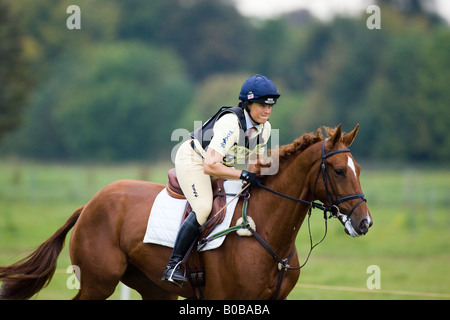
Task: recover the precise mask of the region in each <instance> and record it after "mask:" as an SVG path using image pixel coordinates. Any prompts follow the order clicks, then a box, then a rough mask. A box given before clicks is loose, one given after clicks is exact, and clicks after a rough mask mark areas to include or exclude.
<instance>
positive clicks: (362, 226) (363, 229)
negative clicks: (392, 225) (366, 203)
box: [359, 219, 370, 234]
mask: <svg viewBox="0 0 450 320" xmlns="http://www.w3.org/2000/svg"><path fill="white" fill-rule="evenodd" d="M369 227H370V225H369V221H367V219H364V220H363V221H361V223H360V224H359V232H360V233H361V234H366V233H367V231H369Z"/></svg>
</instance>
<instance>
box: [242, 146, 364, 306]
mask: <svg viewBox="0 0 450 320" xmlns="http://www.w3.org/2000/svg"><path fill="white" fill-rule="evenodd" d="M327 140H328V138H327V139H325V140H324V141H323V143H322V156H321V164H320V166H319V170H318V172H317V176H316V179H315V182H314V189H313V196H314V195H315V191H316V187H317V181H318V179H319V176H320V175H322V180H323V184H324V186H325V192H326V195H327V198H328V206H326V205H325V204H321V203H318V202H315V201H307V200H303V199H298V198H295V197H291V196H288V195H286V194H283V193H281V192H278V191H275V190H273V189H271V188H269V187H267V186H265V185H263V184H258V187H260V188H262V189H265V190H267V191H269V192H271V193H273V194H276V195H278V196H280V197H283V198H286V199H289V200H292V201H295V202H300V203H303V204H306V205H308V206H309V207H310V208H309V212H308V228H309V239H310V245H311V246H310V250H309V253H308V255H307V257H306V259H305V262H304V263H303V264H302V265H300V266H299V267H291V266H290V265H289V261H290V259H291V258H292V257H293V255H294V252H295V245H294V248H293V249H292V251H291V253H290V255H289V256H288V257H287V258H286V259H281V258H280V257H279V256H278V254H276V252H275V251H274V250H273V249H272V248H271V247H270V246H269V244H268V243H267V242H266V241H265V240H264V239H262V237H261V236H260V235H259V234H258V233H257V232H256V231H255V230H253V229H252V228H251V227H250V226H249V224H248V222H245V220H246V219H245V217H246V213H245V211H246V204H247V202H248V196H247V197H246V198H245V200H244V207H243V217H244V223H243V225H242V227H243V228H246V229H248V230H249V231H250V232H251V233H252V234H253V236H254V237H255V238H256V239H257V240H258V241H259V242H260V243H261V244H262V246H263V247H264V248H265V249H266V250H267V251H268V252H269V253H270V254H271V255H272V256H273V257H274V259H275V260H276V261H277V262H278V270H279V271H280V272H279V275H278V282H277V286H276V288H275V292H274V293H273V295H272V299H276V298H277V296H278V294H279V292H280V289H281V283H282V281H283V277H284V273H285V272H286V271H287V270H299V269H301V268H303V267H304V266H305V265H306V263H307V262H308V260H309V257H310V255H311V252H312V250H313V249H314V248H315V247H316V246H317V245H318V244H320V243H321V242H322V241H323V240H324V239H325V237H326V235H327V220H328V219H331V218H332V217H335V218H338V219H342V220H341V221H342V223H344V225H345V224H346V223H347V221H349V219H350V216H351V215H352V214H353V211H354V210H355V209H356V208H357V207H358V206H359V205H360V204H361V203H362V202H365V201H367V200H366V198H365V197H364V193H356V194H352V195H348V196H344V197H340V198H339V197H338V195H337V193H336V189H335V188H334V187H333V183H332V182H331V177H330V173H329V170H328V166H327V162H326V159H327V158H329V157H331V156H333V155H335V154H338V153H344V152H350V149H348V148H345V149H338V150H334V151H330V152H328V153H326V152H325V144H326V142H327ZM330 190H331V192H330ZM354 199H360V200H359V201H358V202H357V203H356V204H355V205H354V206H353V207H352V209H351V210H350V212H349V213H347V214H343V213H341V211H340V209H339V204H341V203H342V202H345V201H350V200H354ZM314 208H317V209H320V210H322V211H323V216H324V220H325V232H324V235H323V237H322V239H321V240H320V241H318V242H317V243H316V244H314V245H313V241H312V235H311V226H310V218H311V211H312V209H314ZM328 212H330V216H329V217H327V213H328ZM344 219H345V221H344Z"/></svg>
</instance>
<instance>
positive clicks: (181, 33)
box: [119, 0, 253, 81]
mask: <svg viewBox="0 0 450 320" xmlns="http://www.w3.org/2000/svg"><path fill="white" fill-rule="evenodd" d="M120 4H121V6H122V8H123V9H122V15H123V16H122V20H123V23H122V24H121V25H120V29H119V32H120V36H121V37H122V38H124V39H139V40H143V41H146V42H150V43H152V44H155V45H162V46H165V47H169V48H171V49H173V50H175V51H176V52H177V53H178V55H179V56H180V57H181V58H182V59H183V60H184V61H185V62H186V66H187V68H188V71H189V74H190V75H191V77H192V78H193V79H194V80H196V81H201V80H203V79H204V78H205V77H207V76H208V75H209V74H214V73H220V72H234V71H237V70H240V68H242V67H244V63H245V59H244V56H245V55H244V54H243V52H245V51H246V50H247V48H249V47H252V45H253V38H252V34H251V30H252V29H251V27H250V24H249V23H248V22H247V21H246V19H245V18H244V17H242V16H241V15H239V13H238V12H237V10H236V9H235V7H233V6H232V5H230V3H229V2H228V1H209V0H183V1H179V0H155V1H144V0H132V1H126V2H124V1H120Z"/></svg>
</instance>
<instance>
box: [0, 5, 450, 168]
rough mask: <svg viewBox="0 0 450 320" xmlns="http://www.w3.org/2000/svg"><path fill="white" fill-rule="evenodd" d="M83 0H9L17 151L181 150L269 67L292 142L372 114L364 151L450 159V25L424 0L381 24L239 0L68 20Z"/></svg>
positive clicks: (84, 155)
mask: <svg viewBox="0 0 450 320" xmlns="http://www.w3.org/2000/svg"><path fill="white" fill-rule="evenodd" d="M70 4H71V3H70V1H59V2H57V3H52V2H49V1H46V0H22V1H15V2H10V1H6V0H0V6H1V9H2V10H0V15H1V17H0V18H2V19H0V31H1V32H0V37H2V38H1V40H2V45H1V47H0V53H1V55H2V60H1V62H0V65H1V72H0V107H1V109H0V116H1V118H0V152H1V154H3V155H6V154H12V155H19V156H24V157H30V158H35V159H36V158H37V159H55V160H70V161H76V160H84V161H105V160H107V161H124V160H127V161H129V160H144V161H149V160H150V159H154V158H157V159H165V160H167V159H169V157H170V150H171V149H172V148H173V147H174V146H175V144H176V143H177V142H173V141H171V140H170V137H171V132H172V131H173V130H175V129H176V128H180V127H181V128H187V129H190V128H193V121H194V120H202V121H206V120H207V119H208V118H209V117H210V116H211V115H212V114H214V113H215V111H216V110H217V109H218V108H219V107H221V106H223V105H236V104H237V102H238V101H237V96H238V93H239V89H240V86H241V84H242V82H243V81H244V80H245V79H246V78H247V77H248V76H250V75H252V74H255V73H261V74H266V75H268V76H269V77H270V78H272V79H273V80H274V81H275V83H276V84H277V86H278V87H279V91H280V93H281V98H280V100H279V103H278V104H277V105H276V106H275V107H274V108H275V109H274V112H273V114H272V119H271V123H272V127H273V128H279V129H280V131H279V132H280V142H281V143H283V144H284V143H289V142H291V141H292V140H293V139H295V138H296V137H298V136H300V135H301V134H303V133H305V132H309V131H314V130H315V129H316V128H317V127H319V126H321V125H326V126H336V125H337V124H339V123H342V124H343V127H344V129H345V130H348V131H349V130H351V129H352V128H353V127H354V126H355V125H356V124H357V123H360V125H361V129H360V133H359V136H358V139H357V142H356V143H355V145H354V146H353V148H352V151H353V153H354V154H355V156H358V157H361V158H363V159H368V160H393V161H411V162H433V163H448V160H450V138H449V137H450V135H448V134H447V133H446V129H447V127H448V125H449V119H450V109H449V108H448V105H450V91H449V90H448V89H447V87H448V86H447V81H448V80H447V79H449V78H450V59H449V58H448V52H450V29H449V27H448V25H447V24H446V23H445V22H443V21H442V20H440V19H439V18H438V17H437V16H436V15H435V14H433V13H431V12H430V11H429V10H428V9H427V7H426V6H425V4H424V1H420V0H408V1H404V3H403V5H402V6H399V5H398V2H397V1H388V0H383V1H378V4H379V5H380V7H381V29H379V30H369V29H368V28H367V27H366V19H367V17H368V16H367V15H366V14H364V13H363V14H361V16H360V17H356V18H349V17H337V18H335V19H334V20H332V21H330V22H321V21H318V20H316V19H315V18H314V17H312V16H311V15H310V14H309V13H308V12H307V11H298V12H294V13H292V14H288V15H285V16H282V17H279V18H277V19H271V20H255V19H249V18H246V17H243V16H241V15H240V14H239V13H238V12H237V10H236V9H235V7H234V6H232V4H231V1H225V0H222V1H206V0H197V1H178V0H155V1H145V0H130V1H126V2H124V1H119V0H109V1H106V0H96V1H91V0H89V1H88V0H79V1H77V5H78V6H79V7H80V9H81V19H82V24H81V26H82V27H81V29H80V30H68V29H67V28H66V19H67V17H68V15H67V13H66V8H67V7H68V6H69V5H70ZM405 4H406V5H405ZM408 4H409V5H408ZM6 115H8V116H6Z"/></svg>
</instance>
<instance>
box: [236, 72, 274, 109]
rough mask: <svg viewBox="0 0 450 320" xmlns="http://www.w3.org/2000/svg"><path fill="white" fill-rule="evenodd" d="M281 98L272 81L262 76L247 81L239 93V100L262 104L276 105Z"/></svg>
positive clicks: (258, 75)
mask: <svg viewBox="0 0 450 320" xmlns="http://www.w3.org/2000/svg"><path fill="white" fill-rule="evenodd" d="M279 97H280V94H279V93H278V90H277V87H275V84H274V83H273V82H272V80H270V79H269V78H267V77H266V76H262V75H260V74H257V75H254V76H251V77H250V78H248V79H247V80H245V82H244V84H243V85H242V88H241V92H240V93H239V100H242V101H252V102H258V103H262V104H275V103H277V99H278V98H279Z"/></svg>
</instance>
